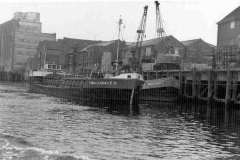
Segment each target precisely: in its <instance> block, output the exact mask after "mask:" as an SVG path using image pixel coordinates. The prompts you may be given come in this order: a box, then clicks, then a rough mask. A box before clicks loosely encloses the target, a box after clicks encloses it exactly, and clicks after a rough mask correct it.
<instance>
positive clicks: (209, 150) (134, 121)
mask: <svg viewBox="0 0 240 160" xmlns="http://www.w3.org/2000/svg"><path fill="white" fill-rule="evenodd" d="M6 90H8V91H6ZM0 101H1V103H0V122H1V123H0V153H1V155H0V159H4V158H5V159H11V158H12V159H29V160H30V159H38V160H44V159H51V160H52V159H54V160H58V159H59V160H60V159H73V160H75V159H81V160H82V159H106V160H112V159H116V160H122V159H156V160H158V159H164V160H165V159H171V160H172V159H239V158H240V153H239V151H240V149H239V146H240V142H239V140H240V137H239V136H240V134H239V133H240V132H239V129H240V124H239V122H240V110H238V109H231V110H229V112H228V113H227V114H225V111H224V108H223V107H221V106H219V105H217V106H211V107H208V106H207V105H205V104H194V105H193V104H190V103H187V102H185V103H184V104H182V105H177V104H176V103H145V104H141V105H139V106H138V107H136V108H135V109H136V110H137V111H134V112H133V113H134V116H129V112H128V111H127V109H128V106H123V105H119V104H117V105H115V107H112V108H109V106H108V105H106V104H98V103H93V104H89V105H86V104H77V103H75V102H69V101H66V100H63V99H59V98H54V97H49V96H46V95H41V94H32V93H28V92H27V89H26V88H23V87H22V88H21V87H19V86H14V85H10V86H7V85H1V86H0ZM110 106H112V105H110ZM124 107H125V108H124ZM125 113H126V114H125ZM226 115H227V116H226ZM225 117H227V118H225ZM226 119H227V120H226Z"/></svg>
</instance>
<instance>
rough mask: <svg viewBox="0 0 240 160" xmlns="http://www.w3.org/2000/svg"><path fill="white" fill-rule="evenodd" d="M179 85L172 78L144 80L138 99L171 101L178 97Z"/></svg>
mask: <svg viewBox="0 0 240 160" xmlns="http://www.w3.org/2000/svg"><path fill="white" fill-rule="evenodd" d="M178 93H179V85H178V81H177V80H176V79H174V78H162V79H154V80H146V82H145V84H144V86H143V88H142V90H141V93H140V96H139V99H140V100H142V101H162V102H173V101H176V100H177V98H178Z"/></svg>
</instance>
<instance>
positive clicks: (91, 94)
mask: <svg viewBox="0 0 240 160" xmlns="http://www.w3.org/2000/svg"><path fill="white" fill-rule="evenodd" d="M73 81H79V80H78V79H76V80H73ZM81 81H82V83H79V86H74V87H73V86H56V85H54V84H53V85H48V84H47V85H46V84H42V83H40V82H38V83H36V82H34V80H31V83H30V91H31V92H35V93H42V94H47V95H51V96H55V97H59V98H64V99H68V100H71V101H77V102H101V103H110V104H115V103H118V104H130V102H131V97H132V104H138V98H139V90H140V89H141V87H142V84H143V82H141V81H140V80H134V79H133V80H124V79H122V80H121V79H117V80H111V79H101V80H98V79H93V80H86V79H85V80H81ZM133 90H134V91H133ZM132 93H133V96H132Z"/></svg>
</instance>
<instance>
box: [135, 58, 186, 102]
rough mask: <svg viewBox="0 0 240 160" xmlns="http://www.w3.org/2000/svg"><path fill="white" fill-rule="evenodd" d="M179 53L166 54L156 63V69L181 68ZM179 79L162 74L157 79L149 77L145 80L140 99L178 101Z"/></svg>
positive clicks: (157, 70) (154, 67)
mask: <svg viewBox="0 0 240 160" xmlns="http://www.w3.org/2000/svg"><path fill="white" fill-rule="evenodd" d="M180 59H181V57H180V56H179V55H175V54H165V55H164V60H163V61H161V62H158V63H155V65H154V66H153V69H154V71H156V72H161V71H171V70H179V69H180ZM179 87H180V85H179V80H178V79H177V77H167V75H165V76H162V77H161V76H160V77H158V78H157V79H154V78H151V77H150V78H149V79H146V80H145V83H144V85H143V88H142V90H141V94H140V97H139V99H140V100H143V101H164V102H172V101H176V100H177V98H178V93H179Z"/></svg>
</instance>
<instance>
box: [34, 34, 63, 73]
mask: <svg viewBox="0 0 240 160" xmlns="http://www.w3.org/2000/svg"><path fill="white" fill-rule="evenodd" d="M63 55H64V48H63V40H62V39H59V40H58V41H46V40H45V41H41V42H39V45H38V49H37V54H36V56H35V57H34V58H33V60H32V67H31V70H53V71H54V70H56V71H60V70H61V69H62V64H63Z"/></svg>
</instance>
